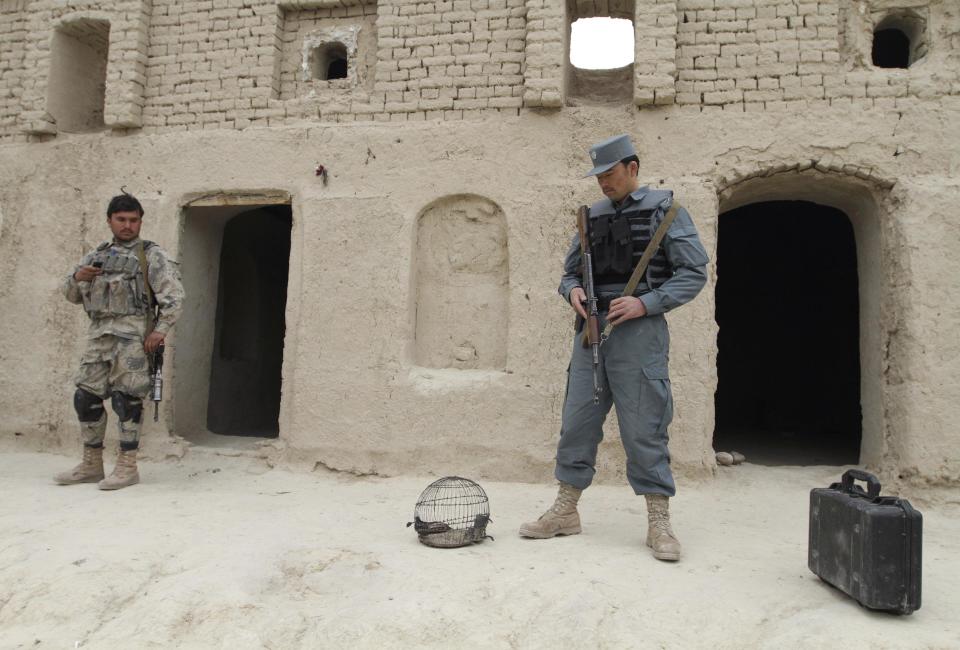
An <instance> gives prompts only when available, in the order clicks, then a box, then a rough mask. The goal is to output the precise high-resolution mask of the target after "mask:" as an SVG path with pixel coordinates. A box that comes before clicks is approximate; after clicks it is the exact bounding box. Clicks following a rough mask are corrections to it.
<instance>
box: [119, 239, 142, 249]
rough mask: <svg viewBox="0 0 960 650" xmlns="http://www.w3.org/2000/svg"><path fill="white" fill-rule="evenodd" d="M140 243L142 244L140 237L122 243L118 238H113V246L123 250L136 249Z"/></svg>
mask: <svg viewBox="0 0 960 650" xmlns="http://www.w3.org/2000/svg"><path fill="white" fill-rule="evenodd" d="M139 243H140V238H139V237H134V238H133V239H131V240H130V241H120V240H118V239H117V238H116V237H114V238H113V245H114V246H122V247H123V248H135V247H136V246H137V244H139Z"/></svg>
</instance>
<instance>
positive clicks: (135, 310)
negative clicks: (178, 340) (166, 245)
mask: <svg viewBox="0 0 960 650" xmlns="http://www.w3.org/2000/svg"><path fill="white" fill-rule="evenodd" d="M155 245H156V244H154V243H153V242H151V241H144V242H143V250H144V252H146V251H147V250H149V249H150V247H151V246H155ZM137 249H138V247H137V246H134V247H133V248H126V247H124V246H119V245H115V244H114V243H113V242H104V243H102V244H100V245H99V246H97V250H96V253H94V256H93V261H92V263H96V262H100V263H101V264H102V265H103V266H101V267H100V270H101V271H102V273H101V274H100V275H98V276H97V277H95V278H94V279H93V280H92V281H91V282H90V284H89V286H88V287H87V289H86V290H85V291H83V292H82V293H83V308H84V309H85V310H86V312H87V313H88V314H89V315H90V317H91V318H111V317H117V316H132V315H137V316H144V315H145V314H146V313H147V291H146V287H145V285H144V281H143V273H141V272H140V257H139V256H138V255H137Z"/></svg>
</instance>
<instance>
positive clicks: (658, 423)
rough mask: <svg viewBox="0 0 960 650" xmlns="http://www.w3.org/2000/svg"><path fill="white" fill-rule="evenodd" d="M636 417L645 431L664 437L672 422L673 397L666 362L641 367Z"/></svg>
mask: <svg viewBox="0 0 960 650" xmlns="http://www.w3.org/2000/svg"><path fill="white" fill-rule="evenodd" d="M639 409H640V412H639V413H638V416H639V417H640V421H641V422H642V423H643V426H644V428H645V429H646V430H647V431H655V432H657V433H661V434H664V435H666V433H667V426H669V424H670V422H671V421H672V420H673V396H672V394H671V391H670V372H669V369H668V368H667V364H666V362H663V363H654V364H651V365H649V366H644V367H643V379H642V380H641V381H640V400H639Z"/></svg>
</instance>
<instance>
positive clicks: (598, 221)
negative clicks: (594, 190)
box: [590, 200, 673, 289]
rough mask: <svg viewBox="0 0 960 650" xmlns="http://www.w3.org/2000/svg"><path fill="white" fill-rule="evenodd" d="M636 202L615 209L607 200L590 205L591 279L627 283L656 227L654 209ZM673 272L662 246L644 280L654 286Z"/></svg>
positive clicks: (648, 268) (611, 282) (657, 285)
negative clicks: (640, 207)
mask: <svg viewBox="0 0 960 650" xmlns="http://www.w3.org/2000/svg"><path fill="white" fill-rule="evenodd" d="M639 205H640V204H639V203H638V202H637V201H631V203H630V205H628V206H626V207H624V208H623V209H622V210H620V211H618V210H617V209H616V208H614V206H613V203H611V202H610V201H609V200H603V201H598V202H597V203H594V204H593V205H592V206H591V207H590V247H591V250H592V252H593V281H594V283H595V284H597V285H601V284H626V283H627V281H628V280H629V279H630V274H631V273H633V269H634V268H635V267H636V266H637V262H639V261H640V257H641V256H642V255H643V251H644V250H646V248H647V246H648V245H649V244H650V239H651V238H652V237H653V232H654V230H655V229H656V228H655V227H656V225H657V224H656V223H654V220H653V215H654V212H655V211H654V210H641V209H639ZM672 275H673V271H672V269H671V268H670V263H669V262H668V261H667V256H666V255H665V254H664V252H663V248H662V247H660V248H659V249H657V252H656V253H654V255H653V257H652V258H651V259H650V265H649V266H648V267H647V272H646V278H645V281H646V283H647V284H648V286H650V287H651V288H653V289H656V288H657V287H659V286H660V285H661V284H663V283H664V282H666V281H667V280H669V279H670V277H671V276H672Z"/></svg>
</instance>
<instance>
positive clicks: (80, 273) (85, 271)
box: [73, 266, 103, 282]
mask: <svg viewBox="0 0 960 650" xmlns="http://www.w3.org/2000/svg"><path fill="white" fill-rule="evenodd" d="M101 273H103V271H102V270H100V269H99V268H97V267H96V266H81V267H80V268H79V269H77V272H76V273H74V274H73V279H74V280H76V281H77V282H90V280H92V279H94V278H95V277H97V276H98V275H100V274H101Z"/></svg>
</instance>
